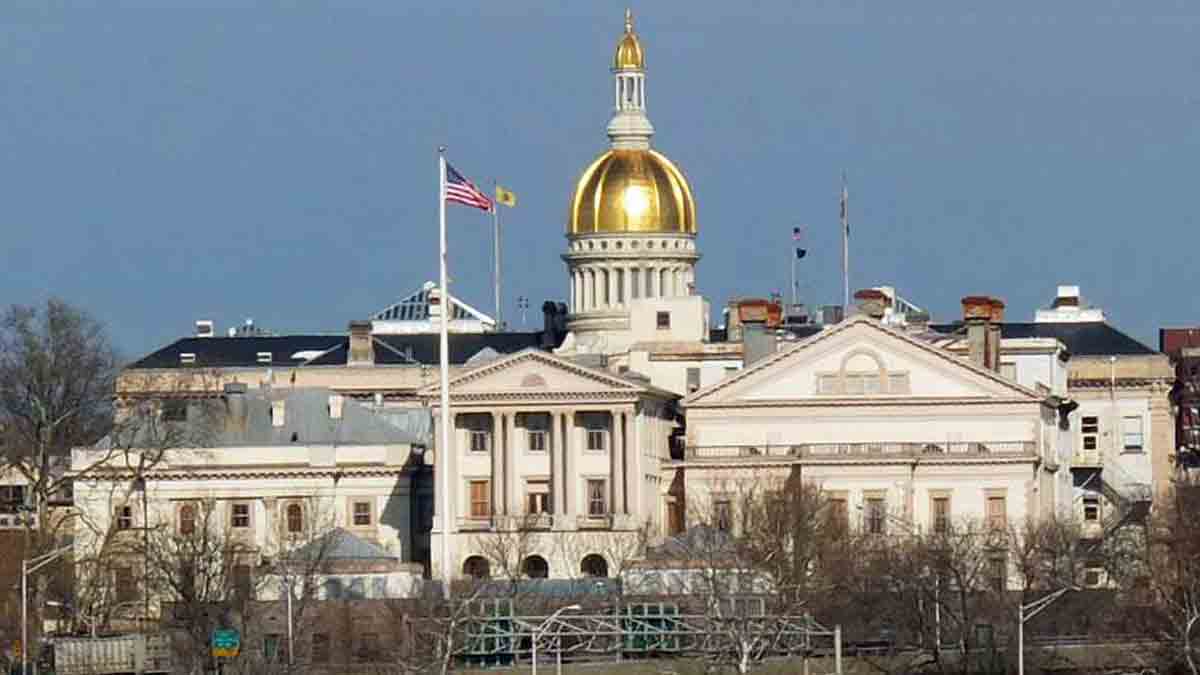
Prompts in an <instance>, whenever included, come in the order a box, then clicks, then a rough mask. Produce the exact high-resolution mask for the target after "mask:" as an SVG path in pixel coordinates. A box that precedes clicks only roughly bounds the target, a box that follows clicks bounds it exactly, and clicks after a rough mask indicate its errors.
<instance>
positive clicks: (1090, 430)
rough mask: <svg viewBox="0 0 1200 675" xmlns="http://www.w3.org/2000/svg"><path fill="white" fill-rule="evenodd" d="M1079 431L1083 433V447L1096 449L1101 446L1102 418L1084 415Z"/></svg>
mask: <svg viewBox="0 0 1200 675" xmlns="http://www.w3.org/2000/svg"><path fill="white" fill-rule="evenodd" d="M1079 432H1080V433H1081V434H1082V435H1083V449H1084V450H1095V449H1096V448H1097V447H1098V446H1099V438H1100V418H1099V417H1094V416H1089V417H1084V418H1083V419H1082V420H1080V425H1079Z"/></svg>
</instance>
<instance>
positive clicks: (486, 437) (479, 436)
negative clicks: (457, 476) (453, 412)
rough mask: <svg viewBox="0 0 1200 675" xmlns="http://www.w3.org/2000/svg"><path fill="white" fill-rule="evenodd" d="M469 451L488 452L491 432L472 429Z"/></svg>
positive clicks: (490, 445) (490, 446) (490, 444)
mask: <svg viewBox="0 0 1200 675" xmlns="http://www.w3.org/2000/svg"><path fill="white" fill-rule="evenodd" d="M470 434H471V452H488V451H490V450H491V448H492V434H491V432H488V431H483V430H480V429H472V430H471V432H470Z"/></svg>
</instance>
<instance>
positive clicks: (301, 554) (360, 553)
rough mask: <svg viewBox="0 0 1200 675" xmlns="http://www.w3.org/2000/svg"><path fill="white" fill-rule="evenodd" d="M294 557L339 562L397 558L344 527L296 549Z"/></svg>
mask: <svg viewBox="0 0 1200 675" xmlns="http://www.w3.org/2000/svg"><path fill="white" fill-rule="evenodd" d="M292 555H293V557H295V558H297V559H300V560H317V559H319V560H321V561H324V562H339V561H347V560H358V561H366V560H396V559H397V556H395V555H393V554H391V553H389V552H388V551H387V549H385V548H383V547H382V546H380V545H378V544H375V543H372V542H369V541H367V540H365V539H362V538H360V537H358V536H356V535H354V534H351V533H350V532H347V531H346V530H345V529H343V528H340V527H339V528H335V529H333V530H331V531H330V532H329V533H328V534H326V535H324V536H322V537H318V538H317V539H315V540H313V541H310V542H309V543H307V544H305V545H304V546H301V547H300V548H299V549H297V550H296V552H295V553H294V554H292Z"/></svg>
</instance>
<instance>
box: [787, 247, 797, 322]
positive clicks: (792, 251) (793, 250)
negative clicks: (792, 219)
mask: <svg viewBox="0 0 1200 675" xmlns="http://www.w3.org/2000/svg"><path fill="white" fill-rule="evenodd" d="M788 252H789V253H790V254H791V255H789V256H788V257H790V258H791V260H792V305H791V307H788V311H786V312H784V316H787V315H790V314H791V313H792V312H794V311H796V233H795V228H793V230H792V245H791V246H789V247H788Z"/></svg>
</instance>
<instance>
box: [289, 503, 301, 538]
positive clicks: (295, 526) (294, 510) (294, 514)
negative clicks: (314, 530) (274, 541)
mask: <svg viewBox="0 0 1200 675" xmlns="http://www.w3.org/2000/svg"><path fill="white" fill-rule="evenodd" d="M286 514H287V531H288V534H300V533H301V532H303V531H304V507H302V506H300V505H299V504H288V505H287V511H286Z"/></svg>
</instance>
